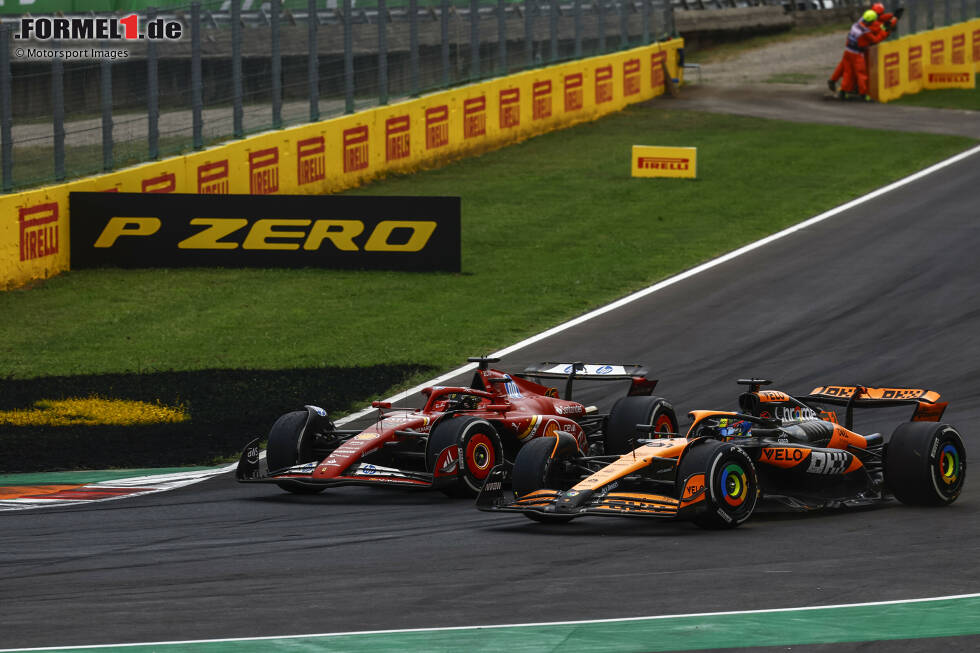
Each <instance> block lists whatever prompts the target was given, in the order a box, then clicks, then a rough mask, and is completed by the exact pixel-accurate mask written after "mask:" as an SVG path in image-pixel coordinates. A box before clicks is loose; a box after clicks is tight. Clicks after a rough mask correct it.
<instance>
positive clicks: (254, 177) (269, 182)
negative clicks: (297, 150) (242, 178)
mask: <svg viewBox="0 0 980 653" xmlns="http://www.w3.org/2000/svg"><path fill="white" fill-rule="evenodd" d="M248 190H249V192H250V193H252V194H253V195H268V194H270V193H275V192H276V191H278V190H279V148H278V147H270V148H267V149H264V150H256V151H255V152H249V153H248Z"/></svg>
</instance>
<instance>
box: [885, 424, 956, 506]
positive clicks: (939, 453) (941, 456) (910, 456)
mask: <svg viewBox="0 0 980 653" xmlns="http://www.w3.org/2000/svg"><path fill="white" fill-rule="evenodd" d="M965 479H966V447H964V446H963V438H962V437H960V434H959V433H958V432H957V430H956V429H955V428H953V427H952V426H950V425H949V424H936V423H935V422H909V423H907V424H902V425H901V426H899V427H898V428H897V429H895V432H894V433H893V434H892V438H891V440H890V441H889V443H888V447H887V449H886V450H885V483H886V484H887V485H888V489H889V490H891V493H892V494H893V495H895V498H896V499H898V500H899V501H901V502H902V503H906V504H911V505H918V506H948V505H949V504H951V503H953V502H954V501H956V498H957V497H958V496H959V495H960V492H961V491H962V490H963V481H964V480H965Z"/></svg>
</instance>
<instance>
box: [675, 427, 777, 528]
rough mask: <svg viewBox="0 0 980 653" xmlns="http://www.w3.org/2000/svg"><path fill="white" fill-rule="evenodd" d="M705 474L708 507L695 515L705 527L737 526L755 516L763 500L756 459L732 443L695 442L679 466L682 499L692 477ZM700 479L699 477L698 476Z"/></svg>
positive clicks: (695, 518)
mask: <svg viewBox="0 0 980 653" xmlns="http://www.w3.org/2000/svg"><path fill="white" fill-rule="evenodd" d="M699 474H703V480H702V482H703V484H704V509H703V510H701V511H700V512H698V513H697V515H696V516H695V517H694V523H695V524H697V525H698V526H700V527H701V528H708V529H727V528H735V527H736V526H738V525H739V524H741V523H742V522H744V521H745V520H746V519H748V518H749V517H750V516H751V515H752V511H753V510H755V504H756V502H757V501H758V500H759V479H758V476H757V475H756V473H755V465H753V464H752V459H751V458H749V455H748V454H747V453H745V452H744V451H743V450H742V449H741V447H738V446H737V445H734V444H731V443H728V442H717V441H711V440H707V441H702V442H699V443H696V444H694V445H692V448H689V449H688V450H687V451H686V452H684V455H683V456H682V458H681V461H680V464H679V465H678V468H677V492H678V498H680V496H681V495H682V494H683V492H684V489H685V487H687V484H688V481H689V479H691V477H692V476H697V475H699ZM695 482H697V479H695Z"/></svg>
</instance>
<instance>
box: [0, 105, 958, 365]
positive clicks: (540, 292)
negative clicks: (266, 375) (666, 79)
mask: <svg viewBox="0 0 980 653" xmlns="http://www.w3.org/2000/svg"><path fill="white" fill-rule="evenodd" d="M883 137H885V138H886V139H887V141H888V142H889V143H890V144H891V147H889V148H886V149H885V150H876V152H877V153H876V154H875V156H874V157H868V156H866V153H867V151H869V149H870V148H873V147H874V146H875V145H877V144H879V143H881V142H882V138H883ZM633 144H650V145H684V146H696V147H697V148H698V159H699V160H698V176H699V179H697V180H694V181H691V180H649V179H631V178H630V177H629V148H630V146H631V145H633ZM814 144H819V147H815V146H814ZM973 144H974V142H973V141H972V140H970V139H966V138H960V137H951V136H935V135H926V134H908V133H890V134H888V135H887V137H886V136H885V134H883V133H882V132H879V131H874V130H862V129H851V128H843V127H835V126H818V125H801V124H796V123H792V124H791V123H782V122H776V121H766V120H761V119H754V118H742V117H734V116H720V115H712V114H703V113H695V112H680V111H674V110H671V109H670V108H669V102H667V101H663V100H662V101H658V102H654V103H652V104H649V105H646V106H639V107H634V108H631V109H628V110H626V111H624V112H622V113H621V114H617V115H614V116H611V117H608V118H606V119H604V120H601V121H598V122H595V123H590V124H585V125H582V126H579V127H576V128H574V129H571V130H566V131H562V132H555V133H552V134H548V135H545V136H542V137H539V138H535V139H532V140H529V141H527V142H524V143H522V144H519V145H516V146H513V147H510V148H506V149H504V150H499V151H496V152H492V153H489V154H486V155H484V156H481V157H477V158H473V159H468V160H464V161H461V162H458V163H455V164H452V165H449V166H447V167H445V168H442V169H438V170H432V171H427V172H424V173H420V174H417V175H413V176H406V177H399V178H392V179H388V180H385V181H381V182H378V183H375V184H373V185H371V186H368V187H366V188H362V189H360V190H358V191H356V192H357V193H361V194H396V195H401V194H412V195H422V194H431V195H460V196H461V197H462V201H463V272H462V273H461V274H445V273H421V274H406V273H397V272H351V271H330V270H319V269H305V270H278V269H270V270H233V269H183V270H176V269H175V270H167V269H157V270H113V269H107V270H87V271H72V272H70V273H65V274H62V275H59V276H57V277H54V278H52V279H50V280H48V281H45V282H43V283H39V284H36V285H35V286H34V287H33V288H30V289H21V290H13V291H8V292H3V293H0V333H2V334H3V338H0V377H8V378H30V377H38V376H48V375H79V374H99V373H110V372H136V371H141V372H147V371H160V370H203V369H213V368H225V369H233V368H252V369H284V368H310V367H322V366H348V365H350V366H365V365H372V364H385V363H412V364H424V365H432V366H435V367H436V368H439V369H447V368H451V367H453V366H455V365H458V364H459V363H460V362H461V361H462V360H463V359H464V358H465V357H466V356H468V355H474V354H481V353H484V352H490V351H493V350H495V349H498V348H501V347H503V346H506V345H508V344H511V343H513V342H516V341H518V340H520V339H522V338H524V337H526V336H528V335H530V334H533V333H535V332H538V331H540V330H542V329H544V328H547V327H549V326H552V325H555V324H557V323H559V322H561V321H563V320H565V319H568V318H571V317H573V316H575V315H578V314H581V313H583V312H585V311H587V310H589V309H591V308H595V307H597V306H600V305H602V304H604V303H607V302H608V301H610V300H612V299H615V298H617V297H620V296H622V295H624V294H626V293H628V292H629V291H631V290H635V289H638V288H641V287H644V286H646V285H648V284H650V283H651V282H653V281H655V280H657V279H661V278H664V277H666V276H668V275H671V274H673V273H676V272H678V271H681V270H683V269H685V268H689V267H691V266H694V265H696V264H698V263H700V262H702V261H705V260H707V259H710V258H712V257H714V256H716V255H718V254H720V253H722V252H725V251H728V250H731V249H734V248H736V247H738V246H739V245H742V244H744V243H747V242H750V241H753V240H755V239H757V238H759V237H761V236H763V235H766V234H769V233H772V232H774V231H777V230H779V229H781V228H783V227H785V226H787V225H790V224H793V223H796V222H798V221H800V220H802V219H805V218H807V217H809V216H812V215H816V214H818V213H820V212H822V211H824V210H826V209H828V208H831V207H833V206H836V205H838V204H840V203H842V202H844V201H846V200H849V199H852V198H854V197H856V196H859V195H861V194H862V193H865V192H867V191H869V190H871V189H872V188H875V187H878V186H880V185H883V184H885V183H887V182H888V181H891V180H894V179H897V178H900V177H902V176H904V175H906V174H909V173H911V172H913V171H915V170H919V169H921V168H922V167H924V166H926V165H928V164H930V163H932V162H935V161H938V160H940V159H943V158H946V157H948V156H950V155H951V154H953V153H955V152H958V151H961V150H963V149H965V148H967V147H969V146H971V145H973Z"/></svg>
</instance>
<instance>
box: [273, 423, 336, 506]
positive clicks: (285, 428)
mask: <svg viewBox="0 0 980 653" xmlns="http://www.w3.org/2000/svg"><path fill="white" fill-rule="evenodd" d="M309 420H310V414H309V412H307V411H305V410H297V411H294V412H291V413H286V414H285V415H283V416H282V417H280V418H279V419H277V420H276V422H275V424H273V425H272V429H271V430H270V431H269V444H268V445H267V446H266V448H265V461H266V464H267V465H268V467H269V472H277V471H279V470H282V469H286V468H287V467H293V466H294V465H302V464H303V463H309V462H314V461H316V457H315V456H314V455H313V440H314V438H315V437H316V435H315V434H314V433H312V432H311V430H310V429H308V428H307V426H308V424H309ZM276 485H278V486H279V487H281V488H282V489H284V490H286V491H287V492H292V493H294V494H316V493H318V492H322V491H323V490H324V488H323V487H316V486H311V485H304V484H303V483H300V482H298V481H279V482H278V483H276Z"/></svg>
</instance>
